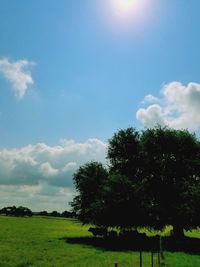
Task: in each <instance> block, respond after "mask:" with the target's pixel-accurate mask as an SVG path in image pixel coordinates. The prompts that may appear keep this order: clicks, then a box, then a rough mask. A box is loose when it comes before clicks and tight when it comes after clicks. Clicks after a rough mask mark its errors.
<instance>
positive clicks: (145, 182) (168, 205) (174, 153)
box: [72, 127, 200, 236]
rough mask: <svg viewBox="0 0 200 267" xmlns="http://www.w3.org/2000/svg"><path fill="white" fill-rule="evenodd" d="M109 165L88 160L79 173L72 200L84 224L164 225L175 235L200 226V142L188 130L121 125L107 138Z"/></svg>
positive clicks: (180, 234)
mask: <svg viewBox="0 0 200 267" xmlns="http://www.w3.org/2000/svg"><path fill="white" fill-rule="evenodd" d="M107 158H108V160H109V163H110V164H109V170H108V171H107V170H106V169H105V168H104V167H103V166H102V165H101V164H100V163H96V162H92V163H88V164H86V165H84V166H82V167H80V169H79V170H78V171H77V172H76V173H75V175H74V181H75V186H76V189H77V191H78V194H77V196H76V197H75V199H74V201H73V203H72V205H73V207H74V211H76V212H78V214H79V218H80V219H81V220H82V221H83V222H84V223H95V224H97V225H105V226H117V227H121V228H133V227H134V228H135V227H140V226H147V227H150V228H154V229H161V228H163V227H164V226H165V225H168V224H170V225H172V226H173V228H174V234H175V235H176V236H183V229H184V228H185V229H189V228H193V227H197V226H200V216H199V214H200V142H199V140H198V139H197V138H196V136H195V135H194V134H191V133H189V132H188V131H187V130H174V129H169V128H162V127H156V128H153V129H147V130H144V131H143V132H141V133H139V132H137V131H136V130H134V129H133V128H128V129H125V130H120V131H118V132H117V133H115V134H114V136H113V137H112V138H111V139H110V140H109V143H108V154H107Z"/></svg>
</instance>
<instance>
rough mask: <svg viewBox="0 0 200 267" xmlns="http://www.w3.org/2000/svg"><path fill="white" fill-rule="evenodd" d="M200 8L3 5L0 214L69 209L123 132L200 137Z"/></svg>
mask: <svg viewBox="0 0 200 267" xmlns="http://www.w3.org/2000/svg"><path fill="white" fill-rule="evenodd" d="M199 10H200V1H198V0H191V1H187V0H162V1H160V0H77V1H69V0H59V1H56V0H43V1H40V0H29V1H26V0H21V1H17V0H1V1H0V36H1V38H0V199H1V202H0V206H1V207H3V206H8V205H23V206H28V207H29V208H31V209H33V210H34V211H38V210H49V211H52V210H58V211H63V210H66V209H70V206H69V201H71V200H72V198H73V196H74V194H75V190H74V186H73V180H72V176H73V173H74V172H75V171H76V170H77V169H78V167H79V166H80V165H82V164H84V163H86V162H88V161H91V160H97V161H101V162H102V163H104V164H107V162H106V159H105V157H106V149H107V141H108V139H109V138H111V137H112V135H113V134H114V133H115V132H116V131H117V130H119V129H124V128H127V127H130V126H131V127H135V128H137V129H139V130H142V129H144V128H145V127H153V126H155V125H156V124H160V125H168V126H169V127H173V128H175V129H185V128H187V129H189V130H190V131H192V132H196V134H197V136H199V130H200V68H199V62H200V52H199V47H200V18H199Z"/></svg>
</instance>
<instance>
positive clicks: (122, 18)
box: [107, 0, 147, 25]
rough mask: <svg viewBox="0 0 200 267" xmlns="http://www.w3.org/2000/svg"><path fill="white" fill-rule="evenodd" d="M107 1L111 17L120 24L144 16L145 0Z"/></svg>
mask: <svg viewBox="0 0 200 267" xmlns="http://www.w3.org/2000/svg"><path fill="white" fill-rule="evenodd" d="M107 1H108V0H107ZM109 3H110V8H111V17H113V19H114V21H115V22H117V21H118V22H119V23H120V25H124V24H125V25H127V24H130V23H129V22H131V21H133V20H134V21H136V20H138V19H140V18H142V17H144V9H146V8H145V7H146V6H147V1H146V0H109ZM117 24H118V23H117Z"/></svg>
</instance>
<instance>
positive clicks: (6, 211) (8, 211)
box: [0, 206, 76, 218]
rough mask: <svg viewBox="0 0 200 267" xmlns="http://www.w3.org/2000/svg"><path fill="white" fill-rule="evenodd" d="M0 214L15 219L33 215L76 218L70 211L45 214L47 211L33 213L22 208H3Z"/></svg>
mask: <svg viewBox="0 0 200 267" xmlns="http://www.w3.org/2000/svg"><path fill="white" fill-rule="evenodd" d="M0 214H2V215H7V216H16V217H24V216H28V217H31V216H33V215H35V216H52V217H64V218H75V217H76V214H75V212H70V211H63V212H58V211H56V210H54V211H52V212H47V211H40V212H33V211H31V210H30V209H29V208H27V207H23V206H19V207H16V206H9V207H4V208H2V209H0Z"/></svg>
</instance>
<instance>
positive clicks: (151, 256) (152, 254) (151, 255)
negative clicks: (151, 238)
mask: <svg viewBox="0 0 200 267" xmlns="http://www.w3.org/2000/svg"><path fill="white" fill-rule="evenodd" d="M151 267H153V251H152V252H151Z"/></svg>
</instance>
